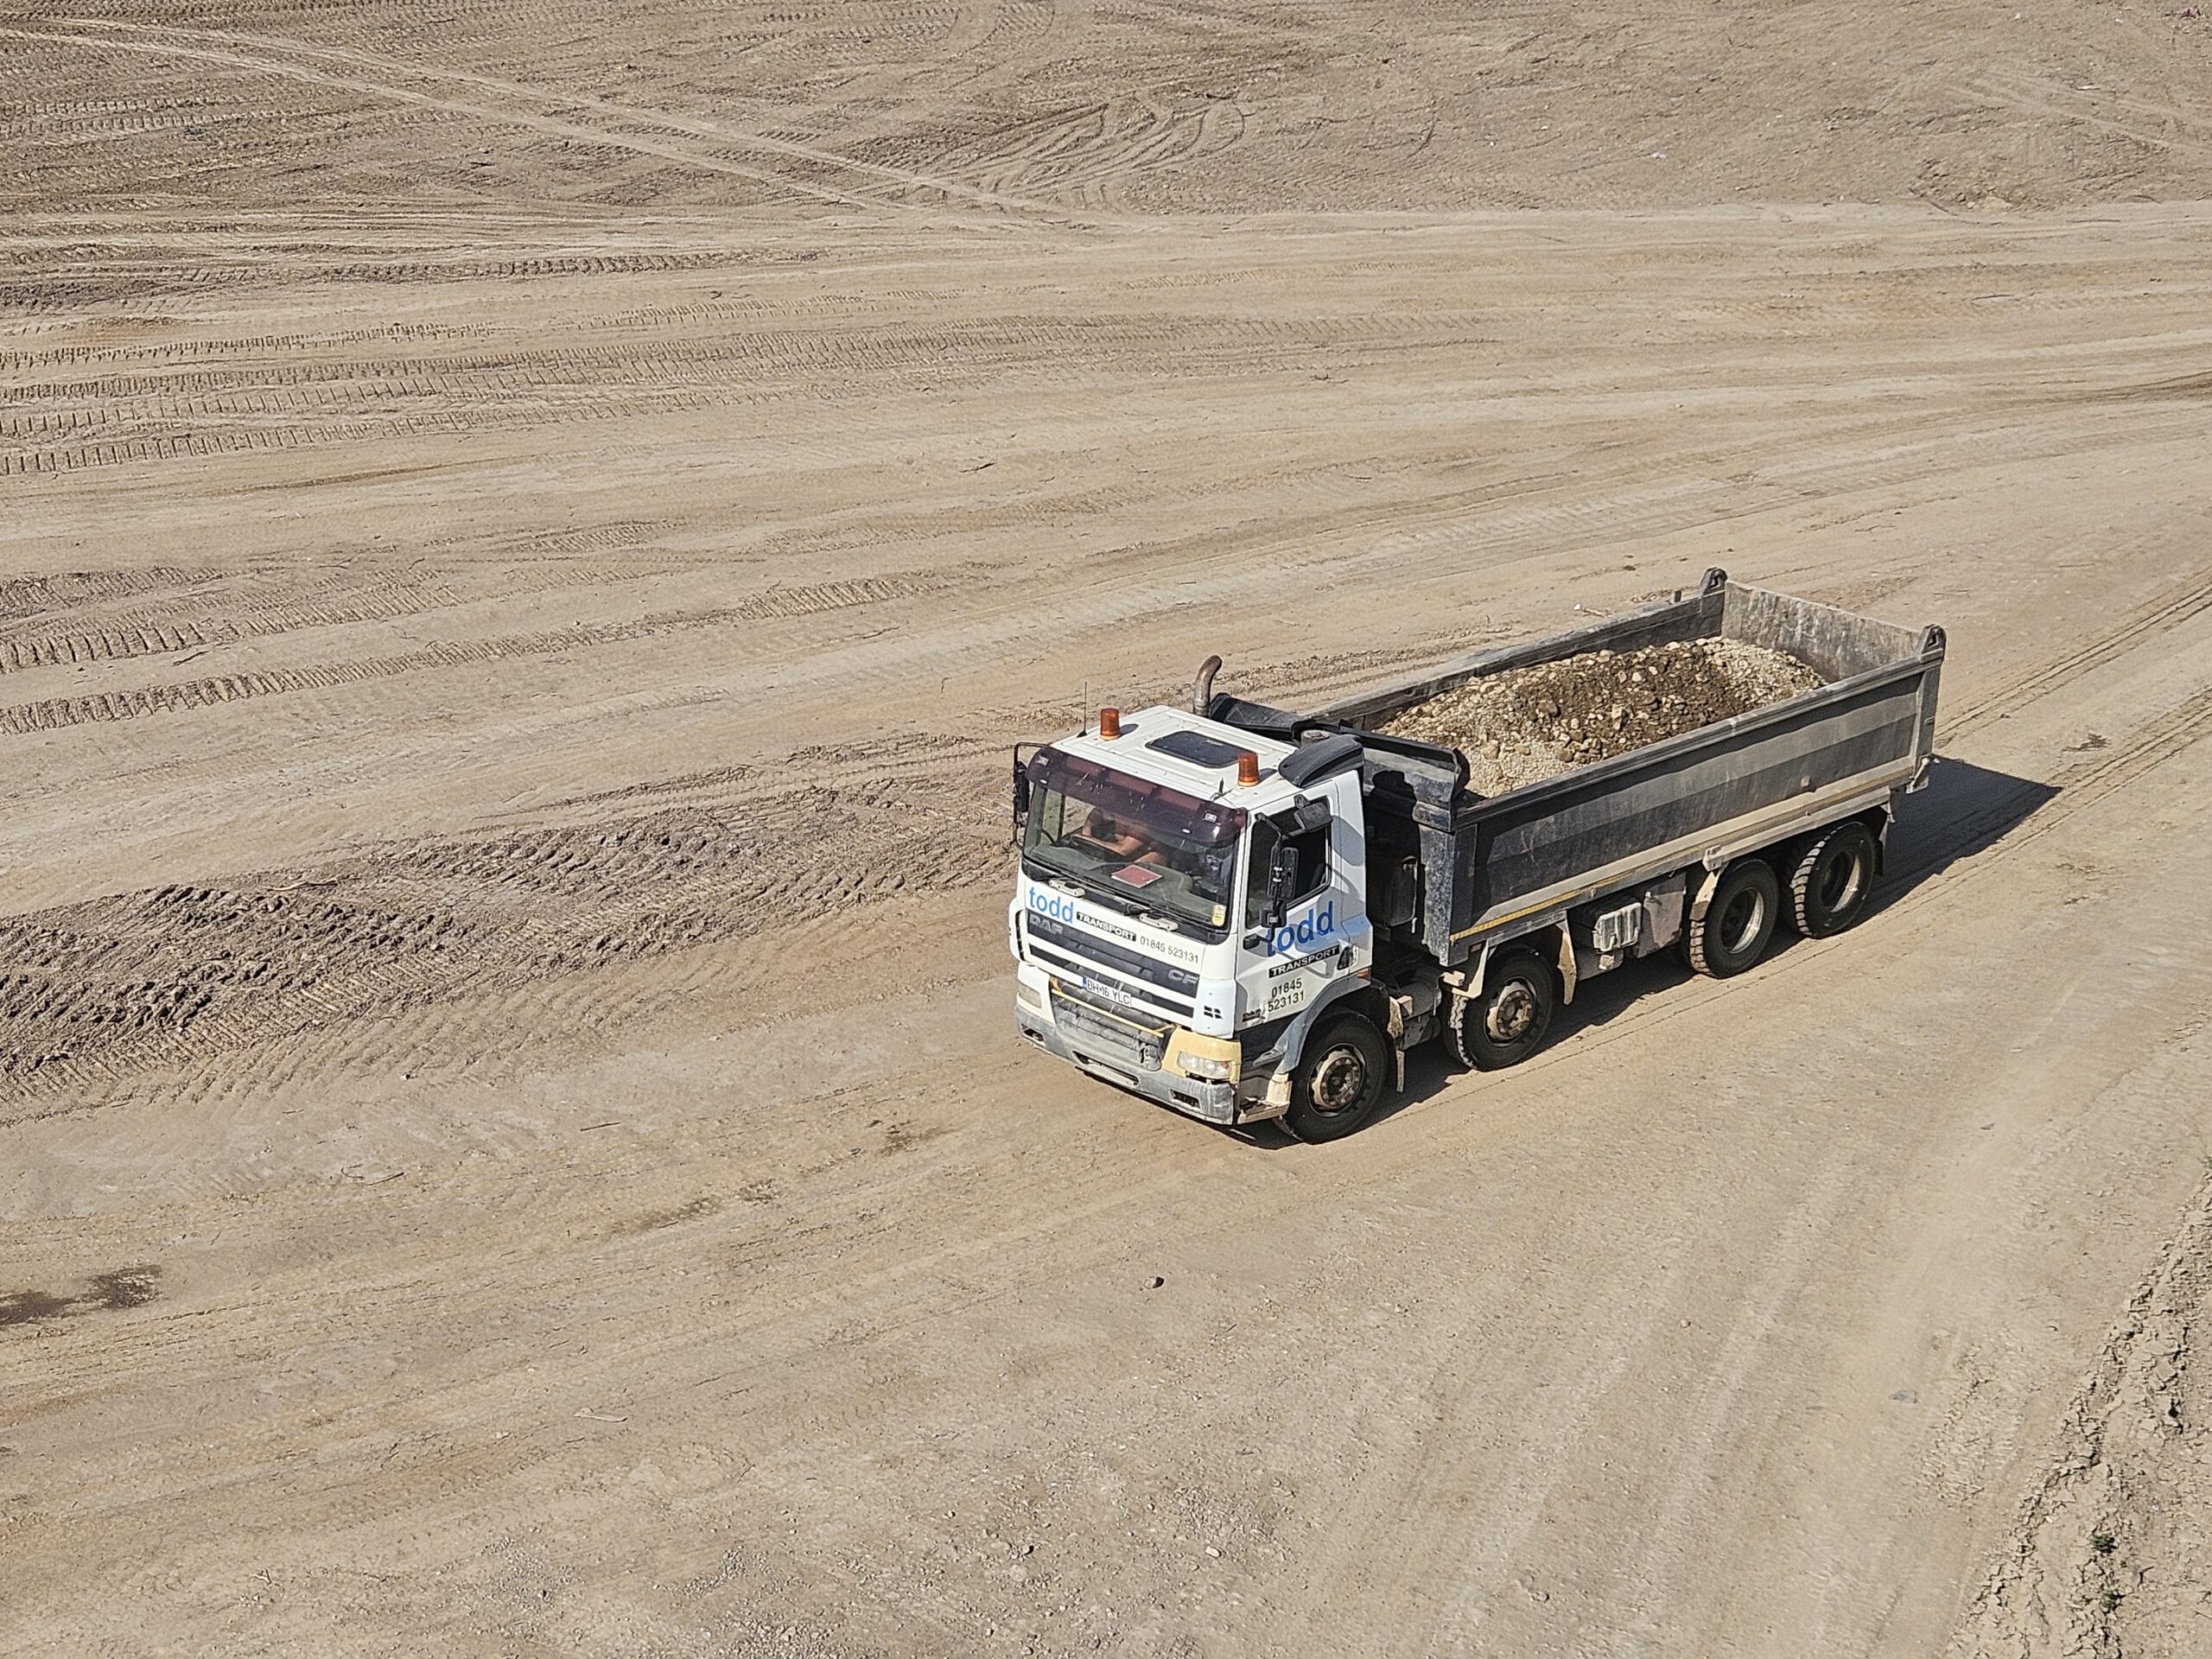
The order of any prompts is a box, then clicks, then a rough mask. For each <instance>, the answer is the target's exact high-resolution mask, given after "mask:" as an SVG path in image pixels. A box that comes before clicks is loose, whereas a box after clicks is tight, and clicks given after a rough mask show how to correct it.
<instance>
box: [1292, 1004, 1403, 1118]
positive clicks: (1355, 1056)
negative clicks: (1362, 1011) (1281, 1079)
mask: <svg viewBox="0 0 2212 1659" xmlns="http://www.w3.org/2000/svg"><path fill="white" fill-rule="evenodd" d="M1389 1064H1390V1051H1389V1048H1388V1047H1386V1046H1384V1044H1383V1034H1382V1033H1380V1032H1378V1031H1376V1029H1375V1027H1373V1026H1372V1025H1370V1023H1369V1022H1368V1021H1367V1020H1363V1019H1362V1018H1361V1017H1360V1016H1359V1015H1357V1014H1338V1016H1337V1017H1336V1018H1335V1019H1333V1020H1328V1021H1326V1022H1325V1024H1324V1025H1323V1026H1322V1027H1321V1028H1320V1029H1319V1030H1318V1031H1316V1032H1315V1033H1313V1035H1312V1036H1311V1037H1309V1038H1307V1039H1306V1052H1305V1053H1304V1055H1303V1056H1302V1057H1301V1058H1300V1060H1299V1062H1298V1075H1297V1077H1295V1078H1294V1079H1293V1080H1292V1083H1291V1087H1290V1109H1289V1110H1288V1111H1287V1112H1285V1113H1284V1114H1283V1118H1282V1126H1283V1128H1286V1129H1287V1130H1289V1131H1290V1133H1291V1134H1292V1135H1294V1137H1295V1138H1297V1139H1298V1140H1300V1141H1309V1142H1310V1141H1336V1140H1340V1139H1341V1138H1343V1137H1344V1136H1345V1135H1350V1134H1351V1132H1352V1131H1353V1130H1354V1129H1357V1128H1359V1127H1360V1126H1361V1125H1362V1124H1363V1123H1365V1122H1367V1120H1368V1119H1369V1118H1370V1117H1372V1116H1375V1109H1376V1107H1377V1106H1379V1105H1381V1104H1382V1103H1383V1078H1384V1077H1385V1075H1386V1072H1385V1068H1386V1067H1388V1066H1389Z"/></svg>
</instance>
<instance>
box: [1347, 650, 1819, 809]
mask: <svg viewBox="0 0 2212 1659" xmlns="http://www.w3.org/2000/svg"><path fill="white" fill-rule="evenodd" d="M1820 683H1821V677H1820V676H1819V675H1818V674H1815V672H1814V671H1812V670H1811V669H1809V668H1808V667H1806V666H1805V664H1802V663H1801V662H1799V661H1798V660H1797V659H1796V658H1794V657H1791V656H1789V655H1787V654H1786V653H1784V652H1778V651H1770V650H1768V649H1766V648H1765V647H1764V646H1761V645H1749V644H1746V643H1745V641H1743V640H1740V639H1690V640H1684V641H1681V642H1678V643H1676V644H1672V645H1649V646H1646V647H1645V648H1644V649H1643V650H1641V651H1628V652H1611V651H1595V652H1587V653H1586V654H1584V655H1582V656H1580V657H1569V658H1564V659H1563V660H1561V661H1559V662H1556V663H1539V664H1535V665H1534V666H1532V667H1529V668H1514V669H1508V670H1506V671H1504V672H1503V673H1500V674H1491V675H1487V676H1485V677H1483V678H1481V679H1478V680H1470V681H1469V682H1468V683H1466V684H1465V685H1462V686H1459V687H1456V688H1454V689H1453V690H1450V691H1447V692H1445V693H1444V694H1443V695H1441V696H1436V697H1432V698H1430V699H1429V700H1428V701H1427V702H1424V703H1421V704H1419V705H1417V706H1415V707H1414V708H1412V709H1407V710H1406V711H1404V712H1403V713H1402V714H1400V715H1397V716H1396V717H1395V718H1394V719H1392V720H1390V721H1386V722H1384V723H1383V726H1382V728H1381V730H1382V731H1383V732H1384V733H1385V734H1389V735H1390V736H1394V737H1412V738H1419V739H1421V741H1424V742H1428V743H1441V744H1444V745H1446V747H1451V748H1456V749H1458V750H1459V751H1460V752H1461V753H1464V754H1465V756H1466V757H1467V769H1468V778H1467V781H1468V786H1469V787H1470V788H1471V789H1473V790H1474V791H1476V792H1478V794H1483V795H1502V794H1503V793H1504V792H1505V791H1508V790H1510V789H1519V788H1521V787H1522V785H1527V784H1534V783H1541V781H1542V780H1543V779H1547V778H1556V777H1558V776H1559V775H1560V773H1562V772H1572V771H1573V769H1574V768H1575V767H1577V766H1588V765H1589V764H1591V763H1592V761H1596V760H1611V758H1612V757H1613V756H1615V755H1618V754H1626V753H1628V752H1629V751H1630V750H1631V749H1639V748H1642V747H1644V746H1645V745H1646V744H1649V743H1657V742H1660V741H1662V740H1664V739H1666V738H1669V737H1678V736H1680V735H1681V734H1682V733H1684V732H1694V731H1695V730H1696V729H1697V728H1699V727H1700V726H1709V725H1711V724H1712V723H1713V721H1719V720H1727V719H1730V718H1732V716H1734V715H1745V714H1749V713H1750V712H1751V710H1752V709H1764V708H1765V707H1766V706H1767V705H1768V704H1769V703H1774V702H1782V701H1783V700H1784V699H1785V698H1789V697H1794V696H1796V695H1797V694H1798V693H1799V692H1801V691H1809V690H1812V689H1813V688H1814V687H1815V686H1817V685H1819V684H1820Z"/></svg>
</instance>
